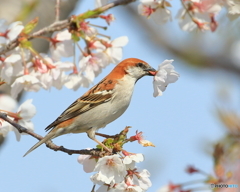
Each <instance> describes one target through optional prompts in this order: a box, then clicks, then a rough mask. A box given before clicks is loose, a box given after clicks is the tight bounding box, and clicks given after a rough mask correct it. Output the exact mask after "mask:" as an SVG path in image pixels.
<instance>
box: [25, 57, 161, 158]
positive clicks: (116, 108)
mask: <svg viewBox="0 0 240 192" xmlns="http://www.w3.org/2000/svg"><path fill="white" fill-rule="evenodd" d="M156 73H157V72H156V70H155V69H154V68H152V67H151V66H150V65H149V64H147V63H146V62H144V61H142V60H140V59H135V58H129V59H125V60H123V61H122V62H121V63H119V64H118V65H117V66H116V67H115V68H114V69H113V70H112V71H111V73H109V74H108V75H107V76H106V77H105V78H104V79H103V80H101V81H100V82H99V83H98V84H97V85H95V86H94V87H92V88H91V89H90V90H89V91H87V92H86V93H85V94H84V95H83V96H81V97H80V98H78V99H77V100H76V101H75V102H74V103H72V104H71V105H70V106H69V107H68V108H67V109H66V110H65V111H64V112H63V113H62V114H61V115H60V116H59V117H58V118H57V119H56V120H55V121H54V122H52V123H51V124H50V125H48V126H47V127H46V128H45V130H46V131H49V130H51V131H50V132H49V133H48V134H47V135H46V136H45V137H44V138H43V139H42V140H40V141H39V142H38V143H36V144H35V145H34V146H33V147H32V148H31V149H29V150H28V151H27V153H26V154H25V155H24V156H26V155H27V154H28V153H30V152H31V151H33V150H34V149H36V148H37V147H39V146H40V145H41V144H43V143H45V142H46V141H48V140H50V139H53V138H55V137H58V136H60V135H64V134H67V133H83V132H86V133H87V134H88V137H89V138H91V139H92V140H94V141H95V142H97V143H98V144H99V145H101V146H102V147H103V148H104V149H105V150H107V151H110V150H109V149H108V148H107V147H106V146H105V145H104V144H103V143H101V142H100V141H98V140H97V139H96V138H95V132H96V131H97V130H98V129H99V128H103V127H105V126H106V125H107V124H109V123H111V122H112V121H114V120H115V119H117V118H118V117H120V116H121V115H122V114H123V113H124V112H125V111H126V109H127V108H128V106H129V103H130V101H131V97H132V93H133V89H134V85H135V83H136V82H137V81H138V80H139V79H140V78H142V77H143V76H146V75H149V76H154V75H155V74H156Z"/></svg>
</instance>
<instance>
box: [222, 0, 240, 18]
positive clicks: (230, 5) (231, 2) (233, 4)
mask: <svg viewBox="0 0 240 192" xmlns="http://www.w3.org/2000/svg"><path fill="white" fill-rule="evenodd" d="M223 4H224V6H225V7H226V8H227V10H228V17H229V18H230V19H231V20H234V19H237V18H238V17H239V16H240V3H239V1H238V0H225V1H223Z"/></svg>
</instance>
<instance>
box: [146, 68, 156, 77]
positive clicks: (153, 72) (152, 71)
mask: <svg viewBox="0 0 240 192" xmlns="http://www.w3.org/2000/svg"><path fill="white" fill-rule="evenodd" d="M144 71H147V72H148V75H150V76H155V75H156V74H157V71H156V70H155V69H154V68H148V69H145V70H144Z"/></svg>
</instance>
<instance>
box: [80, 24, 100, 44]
mask: <svg viewBox="0 0 240 192" xmlns="http://www.w3.org/2000/svg"><path fill="white" fill-rule="evenodd" d="M79 25H80V30H81V31H82V32H83V33H84V34H85V37H84V38H85V39H86V40H88V41H90V40H91V39H92V38H93V37H95V36H96V35H97V34H98V31H97V29H96V28H94V27H91V26H89V22H85V21H82V22H81V23H80V24H79Z"/></svg>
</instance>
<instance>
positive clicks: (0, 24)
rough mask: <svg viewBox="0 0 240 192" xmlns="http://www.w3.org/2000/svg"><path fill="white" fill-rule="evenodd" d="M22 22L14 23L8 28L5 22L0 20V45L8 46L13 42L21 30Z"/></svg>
mask: <svg viewBox="0 0 240 192" xmlns="http://www.w3.org/2000/svg"><path fill="white" fill-rule="evenodd" d="M23 28H24V27H23V25H22V22H20V21H16V22H13V23H11V24H10V25H9V26H7V25H6V21H5V20H3V19H1V21H0V37H1V38H0V45H1V44H2V45H4V44H8V43H9V42H11V41H13V40H15V39H16V38H17V37H18V35H19V34H20V33H21V31H22V30H23Z"/></svg>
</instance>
